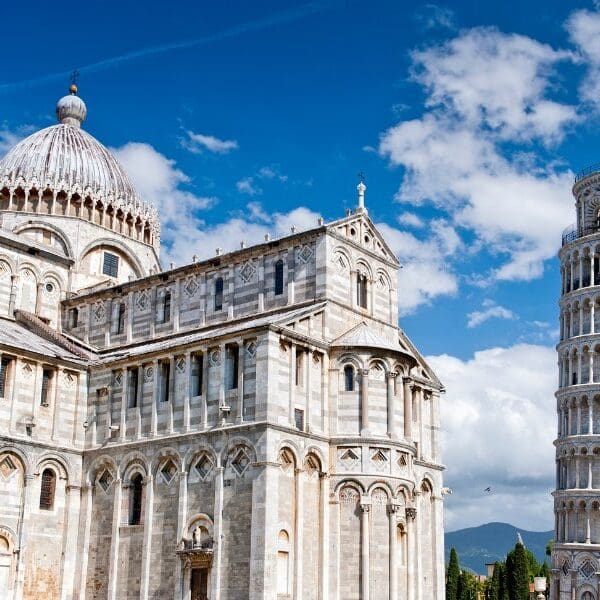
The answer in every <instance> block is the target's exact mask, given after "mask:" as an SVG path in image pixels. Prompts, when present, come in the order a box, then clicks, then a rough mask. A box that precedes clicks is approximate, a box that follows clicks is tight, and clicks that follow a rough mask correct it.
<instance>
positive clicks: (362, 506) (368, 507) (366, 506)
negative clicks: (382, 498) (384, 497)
mask: <svg viewBox="0 0 600 600" xmlns="http://www.w3.org/2000/svg"><path fill="white" fill-rule="evenodd" d="M360 510H361V512H363V513H368V512H369V511H370V510H371V503H370V502H368V503H366V502H361V503H360Z"/></svg>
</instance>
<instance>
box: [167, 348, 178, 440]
mask: <svg viewBox="0 0 600 600" xmlns="http://www.w3.org/2000/svg"><path fill="white" fill-rule="evenodd" d="M176 377H177V367H176V366H175V356H174V355H172V356H171V358H169V398H168V400H169V401H168V402H167V410H168V411H169V422H168V425H167V431H168V432H169V433H173V420H174V413H175V390H176V387H175V378H176Z"/></svg>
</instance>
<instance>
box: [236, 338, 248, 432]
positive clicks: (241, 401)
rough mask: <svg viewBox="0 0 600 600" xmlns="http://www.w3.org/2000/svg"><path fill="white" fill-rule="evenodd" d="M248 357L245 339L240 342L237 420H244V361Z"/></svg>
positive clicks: (241, 421)
mask: <svg viewBox="0 0 600 600" xmlns="http://www.w3.org/2000/svg"><path fill="white" fill-rule="evenodd" d="M245 358H246V347H245V346H244V340H239V342H238V414H237V422H238V423H243V422H244V361H245Z"/></svg>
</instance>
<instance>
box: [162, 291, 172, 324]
mask: <svg viewBox="0 0 600 600" xmlns="http://www.w3.org/2000/svg"><path fill="white" fill-rule="evenodd" d="M162 308H163V310H162V313H163V314H162V322H163V323H168V322H169V321H170V320H171V292H165V296H164V298H163V306H162Z"/></svg>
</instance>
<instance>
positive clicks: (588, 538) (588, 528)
mask: <svg viewBox="0 0 600 600" xmlns="http://www.w3.org/2000/svg"><path fill="white" fill-rule="evenodd" d="M590 510H591V508H590V507H589V506H587V505H586V508H585V543H586V544H591V543H592V530H591V524H590Z"/></svg>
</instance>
